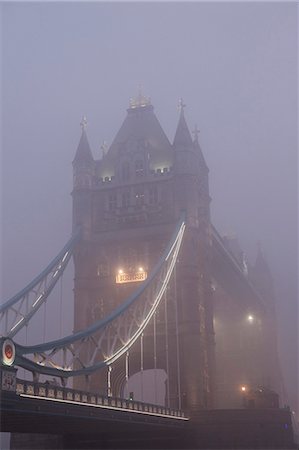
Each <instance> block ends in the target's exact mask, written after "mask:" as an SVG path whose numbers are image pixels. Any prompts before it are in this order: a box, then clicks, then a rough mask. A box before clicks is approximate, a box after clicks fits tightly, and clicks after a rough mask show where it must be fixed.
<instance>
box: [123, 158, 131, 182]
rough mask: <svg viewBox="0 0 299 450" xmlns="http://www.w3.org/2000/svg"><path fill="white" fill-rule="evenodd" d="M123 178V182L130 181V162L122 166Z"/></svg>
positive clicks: (125, 162)
mask: <svg viewBox="0 0 299 450" xmlns="http://www.w3.org/2000/svg"><path fill="white" fill-rule="evenodd" d="M121 177H122V180H123V181H129V179H130V164H129V161H124V162H123V163H122V166H121Z"/></svg>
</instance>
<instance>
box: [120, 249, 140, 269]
mask: <svg viewBox="0 0 299 450" xmlns="http://www.w3.org/2000/svg"><path fill="white" fill-rule="evenodd" d="M123 261H124V265H125V268H126V270H128V271H130V270H134V269H136V265H137V251H136V250H135V249H133V248H128V249H127V250H126V251H125V254H124V257H123Z"/></svg>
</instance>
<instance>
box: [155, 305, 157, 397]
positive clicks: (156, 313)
mask: <svg viewBox="0 0 299 450" xmlns="http://www.w3.org/2000/svg"><path fill="white" fill-rule="evenodd" d="M156 316H157V313H156V312H155V314H154V384H155V404H157V334H156V333H157V329H156Z"/></svg>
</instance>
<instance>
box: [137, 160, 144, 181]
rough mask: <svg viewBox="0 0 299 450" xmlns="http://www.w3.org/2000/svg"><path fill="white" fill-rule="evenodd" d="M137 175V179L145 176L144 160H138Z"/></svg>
mask: <svg viewBox="0 0 299 450" xmlns="http://www.w3.org/2000/svg"><path fill="white" fill-rule="evenodd" d="M135 175H136V177H143V176H144V163H143V160H142V159H137V160H136V161H135Z"/></svg>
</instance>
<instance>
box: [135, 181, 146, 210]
mask: <svg viewBox="0 0 299 450" xmlns="http://www.w3.org/2000/svg"><path fill="white" fill-rule="evenodd" d="M135 204H136V206H137V207H138V208H141V206H143V205H144V187H143V186H137V187H136V189H135Z"/></svg>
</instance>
